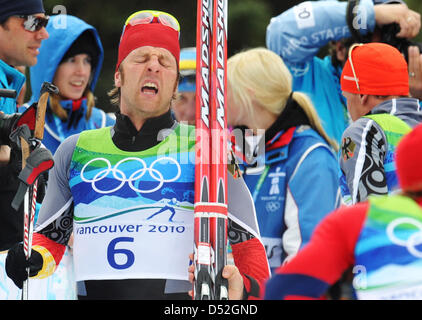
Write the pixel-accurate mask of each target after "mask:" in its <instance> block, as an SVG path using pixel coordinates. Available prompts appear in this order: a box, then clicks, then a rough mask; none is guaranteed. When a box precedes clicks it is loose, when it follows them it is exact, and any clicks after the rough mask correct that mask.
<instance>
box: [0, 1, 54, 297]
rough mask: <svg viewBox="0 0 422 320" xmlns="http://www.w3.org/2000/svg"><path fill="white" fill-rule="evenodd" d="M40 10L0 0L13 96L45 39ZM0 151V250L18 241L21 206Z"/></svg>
mask: <svg viewBox="0 0 422 320" xmlns="http://www.w3.org/2000/svg"><path fill="white" fill-rule="evenodd" d="M44 12H45V11H44V7H43V3H42V0H22V1H10V0H0V39H1V40H0V88H1V89H10V90H16V93H17V96H18V95H19V93H20V91H21V89H22V87H23V86H24V83H25V76H24V75H23V74H22V73H21V72H19V71H18V70H17V67H20V66H27V67H30V66H33V65H35V64H36V63H37V55H38V54H39V51H38V50H39V48H40V46H41V42H42V40H45V39H47V38H48V33H47V31H46V29H45V25H46V23H47V19H46V17H45V14H44ZM38 90H39V89H38ZM0 111H1V112H4V113H5V114H13V113H16V112H17V106H16V100H15V99H13V98H4V97H0ZM2 134H3V133H2ZM4 134H5V135H6V136H8V134H7V133H4ZM2 143H3V142H0V144H2ZM0 153H1V154H2V162H7V163H8V164H6V165H2V166H0V204H1V208H2V210H1V213H0V252H1V251H5V250H7V249H9V248H10V247H11V246H12V245H13V244H14V243H16V242H18V241H21V240H22V235H23V206H21V208H20V210H19V211H18V212H16V211H15V210H14V209H13V208H12V207H11V203H12V200H13V198H14V196H15V194H16V190H17V189H18V185H19V181H18V178H17V175H18V174H19V171H20V170H21V167H20V166H19V163H20V162H19V161H18V159H17V156H16V154H15V153H14V152H12V153H11V152H10V148H9V146H7V145H1V146H0ZM3 259H4V258H3V254H0V261H1V263H0V264H3V263H2V260H3ZM1 288H2V289H4V290H6V289H5V288H7V285H6V284H5V283H2V286H1ZM4 290H1V289H0V298H1V299H8V298H11V299H13V298H16V297H14V296H12V295H13V293H12V292H10V291H9V292H6V291H4Z"/></svg>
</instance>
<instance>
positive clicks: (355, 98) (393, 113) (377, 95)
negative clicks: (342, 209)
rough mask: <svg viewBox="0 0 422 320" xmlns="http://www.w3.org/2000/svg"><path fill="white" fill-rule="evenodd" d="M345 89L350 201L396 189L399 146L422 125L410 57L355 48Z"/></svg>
mask: <svg viewBox="0 0 422 320" xmlns="http://www.w3.org/2000/svg"><path fill="white" fill-rule="evenodd" d="M341 89H342V91H343V94H344V96H345V97H346V100H347V109H348V110H349V113H350V116H351V118H352V121H353V123H352V124H351V125H350V126H349V127H348V128H347V129H346V130H345V132H344V133H343V138H342V141H343V143H342V150H341V158H340V167H341V186H342V193H343V198H344V201H345V203H347V204H354V203H357V202H360V201H364V200H366V199H367V197H368V196H369V195H371V194H378V195H380V194H388V193H392V192H395V191H397V189H398V188H399V186H398V182H397V175H396V170H395V161H394V158H395V149H396V146H397V143H398V142H399V140H400V138H401V137H402V136H403V135H404V134H406V133H407V132H409V131H410V129H411V128H412V127H414V126H416V125H417V124H418V123H420V122H421V121H422V113H421V111H420V106H419V101H418V100H417V99H415V98H410V97H409V77H408V67H407V63H406V61H405V59H404V58H403V56H402V54H401V53H400V52H399V51H398V50H397V49H396V48H394V47H392V46H390V45H388V44H384V43H368V44H363V45H353V46H352V47H351V48H350V52H349V54H348V60H347V62H346V64H345V66H344V68H343V73H342V75H341Z"/></svg>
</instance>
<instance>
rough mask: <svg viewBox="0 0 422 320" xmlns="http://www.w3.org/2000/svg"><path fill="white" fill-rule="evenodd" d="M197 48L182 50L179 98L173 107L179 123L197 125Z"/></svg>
mask: <svg viewBox="0 0 422 320" xmlns="http://www.w3.org/2000/svg"><path fill="white" fill-rule="evenodd" d="M195 90H196V48H194V47H193V48H192V47H191V48H184V49H182V50H180V81H179V87H178V96H177V98H176V101H175V102H174V104H173V105H172V109H173V112H174V116H175V118H176V120H177V121H186V122H187V123H188V124H191V125H195V109H196V104H195V97H196V93H195Z"/></svg>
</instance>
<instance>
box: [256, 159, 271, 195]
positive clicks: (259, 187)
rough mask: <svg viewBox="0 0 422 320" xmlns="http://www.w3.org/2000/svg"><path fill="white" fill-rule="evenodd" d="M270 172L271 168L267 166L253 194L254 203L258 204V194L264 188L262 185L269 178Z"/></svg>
mask: <svg viewBox="0 0 422 320" xmlns="http://www.w3.org/2000/svg"><path fill="white" fill-rule="evenodd" d="M268 171H270V166H269V165H266V166H265V169H264V172H263V173H261V176H260V177H259V180H258V183H257V184H256V186H255V189H254V191H253V194H252V197H253V201H254V202H256V198H257V197H258V193H259V191H260V190H261V188H262V184H263V183H264V181H265V179H266V178H267V175H268Z"/></svg>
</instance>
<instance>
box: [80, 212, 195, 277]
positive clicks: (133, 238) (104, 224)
mask: <svg viewBox="0 0 422 320" xmlns="http://www.w3.org/2000/svg"><path fill="white" fill-rule="evenodd" d="M173 213H174V216H173V219H172V221H169V220H170V217H172V214H173ZM73 230H74V237H75V240H74V263H75V274H76V280H77V281H80V280H100V279H145V278H150V279H176V280H188V267H189V254H190V253H192V250H193V249H192V246H193V212H192V211H191V210H184V209H180V208H174V207H172V206H170V205H167V206H166V205H162V204H157V205H143V206H140V207H133V208H128V209H125V210H123V211H120V212H119V211H117V212H110V213H108V214H106V215H104V216H102V217H101V218H98V217H96V218H95V219H92V221H90V220H89V219H87V220H84V221H82V222H78V221H74V229H73Z"/></svg>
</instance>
